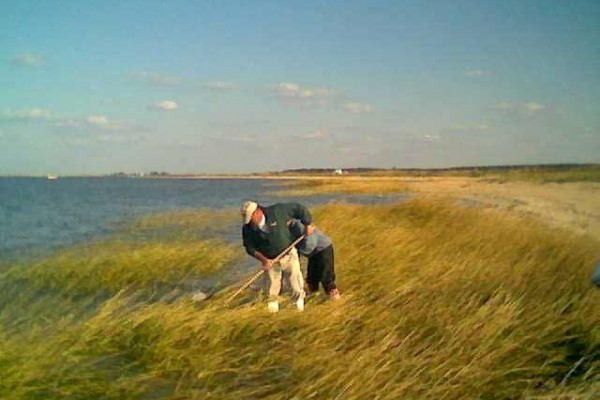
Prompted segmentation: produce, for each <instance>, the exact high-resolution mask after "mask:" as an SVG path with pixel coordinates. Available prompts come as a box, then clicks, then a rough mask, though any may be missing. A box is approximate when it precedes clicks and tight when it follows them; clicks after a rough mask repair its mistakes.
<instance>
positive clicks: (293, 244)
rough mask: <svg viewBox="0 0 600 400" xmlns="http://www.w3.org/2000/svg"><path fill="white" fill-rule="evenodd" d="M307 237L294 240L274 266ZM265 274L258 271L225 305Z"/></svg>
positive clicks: (274, 261)
mask: <svg viewBox="0 0 600 400" xmlns="http://www.w3.org/2000/svg"><path fill="white" fill-rule="evenodd" d="M305 237H306V235H302V236H300V237H299V238H298V239H296V240H294V241H293V242H292V244H290V245H289V246H288V247H286V248H285V250H283V251H282V252H281V253H279V255H278V256H277V257H275V258H274V259H273V260H272V261H273V264H275V263H276V262H278V261H279V260H281V258H283V257H284V256H285V255H286V254H287V253H289V252H290V251H291V250H292V249H293V248H294V246H296V245H297V244H298V243H300V242H301V241H302V240H303V239H304V238H305ZM264 272H265V270H264V269H262V268H261V269H259V270H258V271H256V273H255V274H254V276H253V277H252V278H250V279H249V280H248V282H246V283H244V284H243V285H242V287H240V288H239V289H238V290H237V291H236V292H235V293H234V294H232V295H231V296H229V298H228V299H227V300H225V305H227V304H229V303H230V302H231V301H232V300H233V299H235V298H236V297H237V296H238V295H239V294H240V293H242V292H243V291H244V290H246V288H247V287H248V286H250V285H252V282H254V281H255V280H257V279H258V278H259V277H260V276H261V275H262V274H264Z"/></svg>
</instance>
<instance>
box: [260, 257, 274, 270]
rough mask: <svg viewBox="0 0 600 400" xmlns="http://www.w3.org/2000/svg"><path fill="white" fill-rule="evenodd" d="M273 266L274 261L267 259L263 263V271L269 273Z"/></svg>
mask: <svg viewBox="0 0 600 400" xmlns="http://www.w3.org/2000/svg"><path fill="white" fill-rule="evenodd" d="M272 266H273V260H269V259H267V260H264V261H263V262H262V269H263V271H265V272H269V270H270V269H271V267H272Z"/></svg>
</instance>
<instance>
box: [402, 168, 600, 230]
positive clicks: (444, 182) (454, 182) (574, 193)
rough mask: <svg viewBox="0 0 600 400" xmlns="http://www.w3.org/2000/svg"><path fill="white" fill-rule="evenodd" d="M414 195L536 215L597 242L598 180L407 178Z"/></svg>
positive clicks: (599, 188)
mask: <svg viewBox="0 0 600 400" xmlns="http://www.w3.org/2000/svg"><path fill="white" fill-rule="evenodd" d="M404 182H405V183H406V184H407V185H408V187H409V190H410V191H411V192H413V193H416V194H417V196H422V197H429V198H436V197H450V198H453V199H457V200H461V201H465V202H468V203H474V204H477V205H480V206H483V207H490V208H499V209H506V210H510V211H512V212H516V213H520V214H526V215H530V216H533V217H536V218H540V219H542V220H544V221H546V222H547V223H549V224H550V225H551V226H557V227H561V228H567V229H570V230H572V231H574V232H576V233H579V234H585V235H591V236H593V237H594V238H595V239H596V240H599V241H600V183H596V182H569V183H543V184H541V183H530V182H504V183H502V182H490V181H486V180H482V179H479V178H464V177H444V178H407V179H404Z"/></svg>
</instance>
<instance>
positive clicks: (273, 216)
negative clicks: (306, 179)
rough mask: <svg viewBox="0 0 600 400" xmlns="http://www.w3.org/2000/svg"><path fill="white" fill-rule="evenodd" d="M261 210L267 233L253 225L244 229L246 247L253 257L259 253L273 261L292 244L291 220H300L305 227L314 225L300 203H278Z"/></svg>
mask: <svg viewBox="0 0 600 400" xmlns="http://www.w3.org/2000/svg"><path fill="white" fill-rule="evenodd" d="M260 208H261V209H262V211H263V213H264V214H265V229H266V230H267V232H264V231H263V230H261V229H259V228H255V227H253V226H252V224H251V223H248V224H246V225H244V226H243V227H242V238H243V240H244V247H245V248H246V252H247V253H248V254H250V255H251V256H252V257H254V252H255V251H259V252H261V253H262V254H263V255H265V256H266V257H268V258H271V259H273V258H275V257H277V256H278V255H279V254H280V253H281V252H282V251H283V250H285V249H286V248H287V247H288V246H289V245H290V244H292V242H293V241H294V237H293V236H292V234H291V233H290V230H289V228H288V226H287V222H288V221H289V220H290V219H299V220H300V221H301V222H302V223H303V224H304V225H308V224H310V223H312V216H311V215H310V212H309V211H308V209H307V208H306V207H304V206H303V205H302V204H299V203H277V204H273V205H272V206H269V207H260Z"/></svg>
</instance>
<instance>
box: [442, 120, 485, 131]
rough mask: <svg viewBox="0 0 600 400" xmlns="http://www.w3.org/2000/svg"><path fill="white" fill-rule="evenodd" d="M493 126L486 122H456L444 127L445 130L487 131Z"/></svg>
mask: <svg viewBox="0 0 600 400" xmlns="http://www.w3.org/2000/svg"><path fill="white" fill-rule="evenodd" d="M494 129H495V127H494V126H493V125H490V124H487V123H477V122H476V123H466V124H456V125H452V126H451V127H449V128H446V129H444V131H446V132H489V131H493V130H494Z"/></svg>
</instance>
